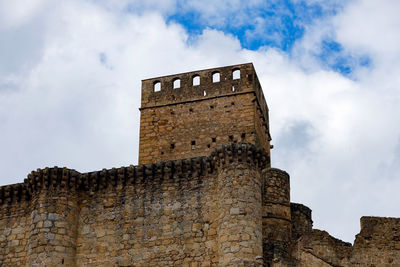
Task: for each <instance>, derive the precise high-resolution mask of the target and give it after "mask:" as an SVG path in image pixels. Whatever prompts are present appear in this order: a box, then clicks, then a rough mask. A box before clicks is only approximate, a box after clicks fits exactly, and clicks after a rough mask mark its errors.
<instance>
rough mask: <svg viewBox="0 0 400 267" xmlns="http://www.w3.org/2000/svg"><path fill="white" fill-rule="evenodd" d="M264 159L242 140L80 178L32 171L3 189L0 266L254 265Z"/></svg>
mask: <svg viewBox="0 0 400 267" xmlns="http://www.w3.org/2000/svg"><path fill="white" fill-rule="evenodd" d="M268 163H269V158H268V155H267V154H266V153H265V152H264V151H263V150H259V149H257V148H256V147H255V146H254V145H251V144H242V143H241V144H232V145H230V146H222V147H220V148H218V149H216V150H214V151H213V152H212V153H211V155H210V156H208V157H198V158H191V159H185V160H176V161H167V162H159V163H157V164H148V165H140V166H130V167H123V168H119V169H110V170H102V171H98V172H91V173H84V174H80V173H78V172H76V171H74V170H68V169H65V168H63V169H61V168H46V169H44V170H37V171H34V172H32V173H31V174H30V175H29V176H28V178H27V179H26V180H25V182H24V183H23V184H17V185H11V186H5V187H0V199H1V201H2V204H1V212H2V213H1V215H2V216H1V220H0V227H1V228H0V233H2V237H1V239H0V249H1V250H0V253H1V254H0V266H237V265H238V264H244V266H260V264H262V224H261V210H262V202H261V195H262V192H261V191H262V188H261V184H263V181H262V170H263V169H265V168H266V167H267V165H268Z"/></svg>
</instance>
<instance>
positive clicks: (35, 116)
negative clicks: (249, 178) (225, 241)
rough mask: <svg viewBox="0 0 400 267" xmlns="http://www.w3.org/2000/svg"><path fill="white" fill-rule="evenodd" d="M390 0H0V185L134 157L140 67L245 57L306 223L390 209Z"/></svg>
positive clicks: (394, 88) (394, 85)
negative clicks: (307, 214)
mask: <svg viewBox="0 0 400 267" xmlns="http://www.w3.org/2000/svg"><path fill="white" fill-rule="evenodd" d="M399 10H400V2H399V1H397V0H392V1H391V0H382V1H370V0H354V1H352V0H349V1H340V0H281V1H276V0H270V1H262V0H247V1H240V0H229V1H228V0H220V1H214V0H202V1H196V0H186V1H184V0H149V1H141V0H123V1H111V0H110V1H108V0H103V1H94V0H93V1H91V0H80V1H74V0H71V1H62V2H61V1H50V0H49V1H47V0H16V1H9V0H0V127H1V128H0V184H2V185H5V184H10V183H17V182H22V181H23V179H24V178H25V177H26V175H27V174H28V173H29V172H30V171H32V170H35V169H37V168H43V167H46V166H55V165H57V166H67V167H69V168H73V169H76V170H78V171H81V172H85V171H92V170H99V169H102V168H110V167H119V166H126V165H130V164H137V156H138V155H137V154H138V133H139V111H138V107H139V104H140V85H141V84H140V83H141V80H142V79H145V78H151V77H155V76H160V75H167V74H173V73H179V72H185V71H192V70H197V69H204V68H212V67H219V66H224V65H231V64H239V63H246V62H253V64H254V65H255V68H256V71H257V73H258V76H259V78H260V81H261V84H262V86H263V90H264V94H265V96H266V99H267V102H268V105H269V108H270V119H271V133H272V138H273V140H272V143H273V144H274V149H273V151H272V153H273V154H272V161H273V166H274V167H278V168H281V169H284V170H286V171H288V172H289V173H290V175H291V188H292V190H291V191H292V201H294V202H300V203H304V204H306V205H307V206H309V207H310V208H311V209H312V210H313V219H314V227H315V228H319V229H324V230H328V231H329V233H331V234H332V235H333V236H335V237H337V238H341V239H343V240H345V241H348V242H353V240H354V235H355V234H356V233H358V232H359V218H360V217H361V216H363V215H378V216H391V217H396V216H397V217H400V205H399V202H400V194H399V188H400V174H399V173H400V118H399V117H400V105H399V103H400V16H398V11H399Z"/></svg>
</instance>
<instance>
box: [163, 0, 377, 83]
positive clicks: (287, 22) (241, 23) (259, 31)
mask: <svg viewBox="0 0 400 267" xmlns="http://www.w3.org/2000/svg"><path fill="white" fill-rule="evenodd" d="M343 3H344V2H342V1H340V0H339V1H336V0H332V1H329V0H326V1H306V0H283V1H273V0H272V1H269V2H266V1H264V2H263V1H261V2H259V4H257V5H250V4H249V5H246V4H243V8H236V9H232V10H221V13H220V14H219V16H221V17H218V20H216V19H215V14H213V16H210V17H207V16H206V15H205V14H204V13H202V12H204V11H202V10H199V9H195V8H178V9H177V12H176V13H174V14H171V15H169V16H168V17H167V21H168V22H176V23H179V24H181V25H182V26H183V27H185V29H186V30H187V32H188V34H189V42H191V41H194V40H196V37H197V36H199V35H200V34H201V33H202V31H203V30H204V29H206V28H211V29H217V30H220V31H222V32H224V33H227V34H231V35H233V36H235V37H237V38H238V40H239V41H240V43H241V45H242V47H243V48H246V49H250V50H257V49H259V48H262V47H273V48H277V49H280V50H282V51H284V52H287V53H288V54H291V51H292V48H293V46H294V44H295V43H296V41H297V40H299V39H301V38H302V37H303V35H304V33H305V29H306V27H307V26H309V25H312V24H313V23H314V22H315V21H316V20H321V19H327V18H329V17H330V16H333V15H335V14H336V13H337V12H338V11H340V10H341V8H342V7H343ZM207 18H208V19H207ZM315 57H316V58H317V59H318V60H319V61H320V63H321V64H322V65H323V66H325V67H327V68H328V69H331V70H334V71H336V72H339V73H341V74H343V75H346V76H351V73H352V72H353V70H354V69H355V68H356V67H359V66H362V67H369V66H370V64H371V60H370V59H369V57H368V56H366V55H362V56H354V55H350V54H349V53H346V52H345V51H343V47H342V46H341V45H340V44H339V43H337V42H335V41H332V40H323V41H322V43H321V50H320V52H319V53H318V54H315Z"/></svg>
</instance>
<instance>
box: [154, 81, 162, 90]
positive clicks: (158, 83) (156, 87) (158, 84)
mask: <svg viewBox="0 0 400 267" xmlns="http://www.w3.org/2000/svg"><path fill="white" fill-rule="evenodd" d="M153 90H154V92H160V91H161V82H159V81H157V82H154V84H153Z"/></svg>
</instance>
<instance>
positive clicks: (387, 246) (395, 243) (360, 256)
mask: <svg viewBox="0 0 400 267" xmlns="http://www.w3.org/2000/svg"><path fill="white" fill-rule="evenodd" d="M360 223H361V231H360V233H359V234H358V235H357V236H356V240H355V241H354V248H353V252H352V257H351V259H350V261H349V263H350V264H352V266H365V265H366V264H370V265H375V266H400V218H384V217H361V219H360Z"/></svg>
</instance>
